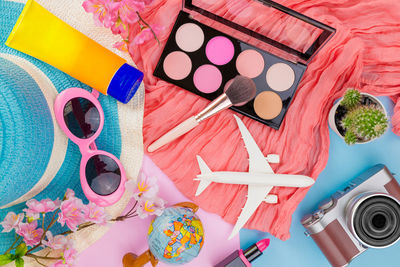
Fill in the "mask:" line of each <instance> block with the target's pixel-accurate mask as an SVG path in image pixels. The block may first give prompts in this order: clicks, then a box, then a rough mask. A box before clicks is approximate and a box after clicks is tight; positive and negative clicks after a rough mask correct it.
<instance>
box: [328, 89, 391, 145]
mask: <svg viewBox="0 0 400 267" xmlns="http://www.w3.org/2000/svg"><path fill="white" fill-rule="evenodd" d="M361 96H366V97H368V98H371V99H373V100H374V101H375V102H376V103H378V105H380V106H381V108H382V110H383V112H384V113H385V116H386V117H388V115H387V111H386V109H385V107H384V105H383V104H382V102H381V101H380V100H379V99H378V98H376V97H375V96H373V95H370V94H367V93H361ZM342 100H343V97H341V98H339V99H338V100H337V101H336V102H335V104H333V107H332V108H331V110H330V111H329V116H328V123H329V127H330V128H331V129H332V131H334V132H335V133H336V134H337V135H338V136H339V137H340V138H342V139H343V140H344V136H343V135H341V133H340V132H339V130H338V128H337V126H336V123H335V114H336V110H337V108H338V107H339V105H340V103H341V102H342ZM375 139H376V138H373V139H371V140H368V141H364V142H356V144H367V143H369V142H371V141H373V140H375Z"/></svg>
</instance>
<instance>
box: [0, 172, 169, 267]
mask: <svg viewBox="0 0 400 267" xmlns="http://www.w3.org/2000/svg"><path fill="white" fill-rule="evenodd" d="M125 187H126V190H127V191H130V192H132V193H133V198H134V200H135V201H134V203H133V205H132V207H131V208H130V209H129V210H128V211H127V212H126V213H125V214H124V215H120V216H117V217H115V218H112V219H110V216H109V215H108V214H107V213H106V212H105V209H104V208H103V207H99V206H97V205H96V204H94V203H92V202H90V203H89V204H87V205H84V204H83V202H82V200H81V199H79V198H77V197H75V193H74V191H72V190H71V189H68V190H67V192H66V193H65V196H64V197H63V200H62V201H60V200H59V199H56V200H54V201H53V200H51V199H43V200H41V201H37V200H36V199H31V200H29V201H27V202H26V205H27V208H26V209H24V210H23V213H20V214H18V215H16V214H15V213H13V212H10V213H8V214H7V215H6V217H5V218H4V220H3V221H2V222H1V223H0V225H2V226H3V232H11V231H15V233H16V234H15V240H14V242H13V243H12V244H11V246H10V248H9V249H7V251H5V253H4V254H3V255H0V266H1V265H5V264H8V263H10V262H12V261H15V263H16V266H18V267H22V266H23V265H24V261H23V257H28V258H33V259H34V260H35V261H36V262H37V263H38V264H40V265H42V266H46V265H45V264H44V263H43V262H41V260H45V261H51V262H53V263H52V265H50V267H61V266H62V267H67V266H73V265H74V262H75V258H76V255H77V251H76V250H75V249H74V244H73V242H72V239H71V238H70V236H69V235H70V234H73V233H75V232H78V231H81V230H83V229H86V228H89V227H92V226H94V225H106V224H107V223H108V222H118V221H124V220H126V219H129V218H134V217H137V216H138V217H140V218H145V217H147V216H149V215H161V213H162V212H163V210H164V201H163V200H162V199H161V198H159V197H157V193H158V186H157V183H156V179H155V178H151V177H147V176H146V175H145V174H142V175H141V176H140V177H139V178H138V181H137V183H135V182H133V181H129V182H127V183H126V186H125ZM51 213H53V214H52V217H51V220H50V222H49V223H48V225H47V226H46V223H45V218H47V217H49V216H51ZM40 220H42V221H41V222H40ZM56 223H59V224H60V226H65V225H66V226H67V227H68V228H69V230H67V231H64V232H62V233H60V234H58V235H55V236H53V233H52V231H51V230H52V227H53V226H54V225H55V224H56ZM39 225H40V226H41V228H38V226H39ZM28 247H29V249H28ZM40 248H48V249H49V252H48V253H47V254H45V255H38V254H37V253H36V252H35V251H36V250H38V249H40ZM50 254H51V256H49V255H50Z"/></svg>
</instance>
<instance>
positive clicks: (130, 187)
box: [125, 172, 158, 200]
mask: <svg viewBox="0 0 400 267" xmlns="http://www.w3.org/2000/svg"><path fill="white" fill-rule="evenodd" d="M125 187H126V190H127V191H131V192H133V197H134V198H135V199H136V200H139V198H141V197H145V198H147V199H150V198H153V197H155V196H156V195H157V193H158V185H157V178H156V177H153V176H148V175H146V174H145V173H143V172H142V173H140V175H139V177H138V179H137V182H135V181H133V180H129V181H128V182H127V183H126V184H125Z"/></svg>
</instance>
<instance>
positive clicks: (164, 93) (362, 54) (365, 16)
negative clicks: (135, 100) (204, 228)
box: [133, 0, 400, 240]
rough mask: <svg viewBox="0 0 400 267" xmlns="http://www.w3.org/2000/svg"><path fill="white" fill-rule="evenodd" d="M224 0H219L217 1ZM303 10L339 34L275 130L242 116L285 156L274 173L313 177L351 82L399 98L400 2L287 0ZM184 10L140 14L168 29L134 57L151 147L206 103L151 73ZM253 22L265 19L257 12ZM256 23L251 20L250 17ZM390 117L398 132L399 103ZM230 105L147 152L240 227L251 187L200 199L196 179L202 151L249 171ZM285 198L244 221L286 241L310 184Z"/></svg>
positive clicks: (283, 193)
mask: <svg viewBox="0 0 400 267" xmlns="http://www.w3.org/2000/svg"><path fill="white" fill-rule="evenodd" d="M218 2H219V1H215V5H216V4H217V3H218ZM279 2H280V3H281V4H283V5H286V6H288V7H290V8H292V9H294V10H296V11H298V12H301V13H304V14H306V15H308V16H310V17H312V18H315V19H317V20H319V21H322V22H324V23H326V24H328V25H331V26H332V27H334V28H336V29H337V33H336V35H335V37H334V38H333V39H332V40H331V41H330V42H329V43H328V45H327V46H326V47H324V48H323V49H322V50H321V51H320V52H319V54H318V56H317V57H315V58H314V60H313V61H312V63H311V64H310V65H309V67H308V69H307V71H306V73H305V76H304V77H303V80H302V82H301V85H300V87H299V89H298V91H297V93H296V96H295V99H294V101H293V102H292V104H291V106H290V108H289V111H288V113H287V115H286V118H285V120H284V122H283V124H282V126H281V128H280V130H279V131H276V130H273V129H271V128H269V127H267V126H264V125H262V124H260V123H258V122H256V121H253V120H251V119H249V118H247V117H243V116H240V117H241V118H242V119H243V121H244V123H245V124H246V126H247V127H248V129H249V131H250V132H251V134H252V135H253V137H254V138H255V140H256V142H257V144H258V145H259V146H260V148H261V149H262V151H263V153H264V154H265V155H266V154H271V153H274V154H279V155H280V156H281V163H280V164H277V165H275V164H274V165H272V167H273V169H274V171H275V172H276V173H290V174H305V175H309V176H311V177H313V178H314V179H316V178H317V177H318V175H319V174H320V173H321V171H322V170H323V169H324V167H325V165H326V163H327V160H328V150H329V131H328V125H327V117H328V112H329V109H330V107H331V106H332V104H333V101H334V100H335V99H337V98H339V97H341V96H342V95H343V93H344V91H345V90H346V88H348V87H357V88H360V90H361V91H364V92H369V93H372V94H374V95H388V96H392V97H393V98H394V99H397V95H398V93H399V92H400V90H399V89H400V30H399V29H400V1H390V0H337V1H330V0H308V1H304V0H290V1H289V0H282V1H279ZM180 8H181V1H180V0H168V1H167V0H158V1H156V3H154V5H153V8H150V10H149V11H148V12H147V13H145V14H143V16H144V18H146V19H147V20H148V21H149V22H150V23H151V24H153V23H157V24H161V25H163V26H165V30H164V32H163V33H162V34H161V35H160V36H159V37H160V40H161V42H162V45H160V46H158V45H157V44H156V42H149V43H147V44H144V45H142V46H138V47H137V49H136V50H135V51H136V53H135V54H134V55H133V59H134V61H135V62H136V64H137V65H138V66H139V68H140V69H141V70H143V71H144V72H145V73H146V75H145V88H146V99H145V117H144V126H143V134H144V143H145V147H147V146H148V145H149V144H150V143H151V142H153V141H154V140H155V139H156V138H158V137H159V136H160V135H162V134H163V133H165V132H166V131H167V130H169V129H171V128H172V127H173V126H175V125H176V124H178V123H179V122H182V121H183V120H184V119H186V118H188V117H189V115H193V114H195V113H197V112H198V111H200V110H201V109H202V108H204V107H205V106H206V105H207V103H208V101H206V100H204V99H202V98H200V97H198V96H196V95H194V94H192V93H189V92H187V91H185V90H183V89H181V88H178V87H176V86H174V85H172V84H169V83H167V82H164V81H162V80H159V79H157V78H155V77H154V76H153V75H152V73H153V71H154V68H155V66H156V64H157V62H158V59H159V56H160V54H161V52H162V49H163V45H164V44H165V42H166V40H167V38H168V35H169V33H170V29H171V28H172V26H173V23H174V21H175V18H176V16H177V14H178V12H179V10H180ZM257 18H258V19H257V20H254V21H252V23H265V21H268V20H263V19H262V18H259V17H257ZM249 23H250V22H249ZM399 103H400V101H399ZM399 103H398V104H397V105H396V108H395V115H394V116H393V118H392V122H393V125H394V131H395V132H397V133H398V132H400V112H398V111H399V110H400V104H399ZM232 114H233V112H232V111H230V110H228V111H224V112H222V113H220V114H218V115H217V116H215V117H213V118H211V119H209V120H208V121H206V122H204V123H203V124H201V125H200V126H198V127H197V128H196V129H194V130H193V131H191V132H190V133H188V134H186V135H185V136H184V137H182V138H180V139H178V140H176V141H174V142H172V143H170V144H169V145H168V146H165V147H163V148H162V149H160V150H158V151H156V152H155V153H152V154H150V157H151V158H152V160H153V161H154V162H155V163H156V164H157V165H158V166H159V167H160V168H161V169H162V170H163V171H164V172H165V173H166V174H167V175H168V176H169V177H170V178H171V179H172V180H173V182H174V183H175V184H176V186H177V187H178V188H179V190H180V191H181V192H182V193H184V194H185V195H186V196H187V197H188V198H190V199H192V200H193V201H194V202H196V203H197V204H199V205H200V207H202V208H203V209H205V210H207V211H210V212H214V213H217V214H219V215H220V216H221V217H222V218H223V219H224V220H226V221H227V222H230V223H232V224H234V223H235V222H236V220H237V218H238V216H239V214H240V212H241V208H242V207H243V206H244V203H245V201H246V194H247V186H238V185H222V184H218V185H217V184H213V185H211V186H209V187H208V188H207V189H206V190H205V191H204V192H203V194H202V195H201V196H200V197H194V193H195V191H196V188H197V183H198V182H196V181H193V178H194V177H195V176H196V175H197V174H199V172H200V171H199V168H198V166H197V162H196V158H195V156H196V155H200V156H201V157H202V158H203V159H204V160H205V161H206V162H207V164H208V165H209V166H210V168H211V169H212V170H214V171H222V170H224V171H247V170H248V161H247V158H248V155H247V152H246V149H245V148H244V145H243V142H242V140H241V139H240V137H241V136H240V132H239V131H238V129H237V125H236V123H235V121H234V119H233V116H232ZM272 193H273V194H277V195H278V197H279V204H276V205H271V204H266V203H263V204H261V206H260V207H259V208H258V209H257V211H256V212H255V214H254V215H253V216H252V218H251V219H250V220H249V222H248V223H247V224H246V228H250V229H257V230H261V231H266V232H269V233H271V234H272V235H274V236H276V237H278V238H280V239H282V240H286V239H288V238H289V236H290V234H289V228H290V223H291V216H292V214H293V212H294V211H295V209H296V207H297V205H298V204H299V203H300V201H301V200H302V199H303V198H304V196H305V194H306V193H307V189H290V188H274V189H273V190H272Z"/></svg>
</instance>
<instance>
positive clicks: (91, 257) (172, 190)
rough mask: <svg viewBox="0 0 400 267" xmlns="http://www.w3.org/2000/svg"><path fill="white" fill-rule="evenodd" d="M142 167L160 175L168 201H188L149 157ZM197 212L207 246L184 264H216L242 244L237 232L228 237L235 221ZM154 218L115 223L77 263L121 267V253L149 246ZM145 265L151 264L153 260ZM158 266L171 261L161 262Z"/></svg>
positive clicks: (85, 266)
mask: <svg viewBox="0 0 400 267" xmlns="http://www.w3.org/2000/svg"><path fill="white" fill-rule="evenodd" d="M142 168H143V170H144V171H145V172H146V174H148V175H151V176H155V177H157V178H158V185H159V187H160V196H161V197H162V198H163V199H165V200H166V201H167V202H168V203H167V205H172V204H175V203H178V202H183V201H189V199H187V198H186V197H184V196H183V195H182V194H181V193H180V192H179V191H178V190H177V189H176V187H175V185H174V184H173V183H172V182H171V181H170V180H169V178H168V177H167V176H166V175H165V174H164V173H163V172H162V171H161V170H160V169H159V168H158V167H157V166H156V165H155V164H154V163H153V162H152V161H151V159H150V158H149V157H147V156H145V157H144V159H143V167H142ZM132 204H133V203H130V204H129V205H128V207H127V208H130V207H131V206H132ZM196 214H197V215H198V216H199V217H200V219H201V221H202V223H203V227H204V230H205V238H204V246H203V248H202V250H201V252H200V254H199V256H198V257H197V258H196V259H194V260H193V261H192V262H189V263H188V264H186V265H182V266H190V267H197V266H198V267H206V266H213V265H215V264H217V263H218V262H219V261H221V260H223V259H224V258H225V257H226V256H228V255H229V254H230V253H232V252H233V251H234V250H236V249H238V248H239V246H240V244H239V236H238V235H237V236H236V237H234V238H233V239H232V240H229V241H228V240H227V238H228V236H229V234H230V232H231V231H232V228H233V226H232V225H230V224H228V223H226V222H225V221H223V220H222V219H221V217H219V216H218V215H215V214H211V213H208V212H205V211H203V210H202V209H199V211H198V212H197V213H196ZM151 219H152V218H146V219H139V218H132V219H128V220H126V221H124V222H118V223H116V224H115V225H113V226H112V227H111V229H110V230H109V231H108V232H107V234H105V235H104V236H103V237H102V238H101V239H100V240H98V241H97V242H96V243H95V244H93V245H92V246H91V247H89V248H88V249H86V250H85V251H83V252H82V253H81V254H80V256H79V259H78V261H77V264H76V266H77V267H89V266H96V267H118V266H122V257H123V256H124V255H125V254H126V253H128V252H132V253H135V254H141V253H142V252H144V251H146V250H147V249H148V246H147V230H148V227H149V225H150V222H151ZM146 266H151V264H147V265H146ZM158 266H159V267H162V266H170V265H167V264H164V263H161V262H160V263H159V264H158Z"/></svg>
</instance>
